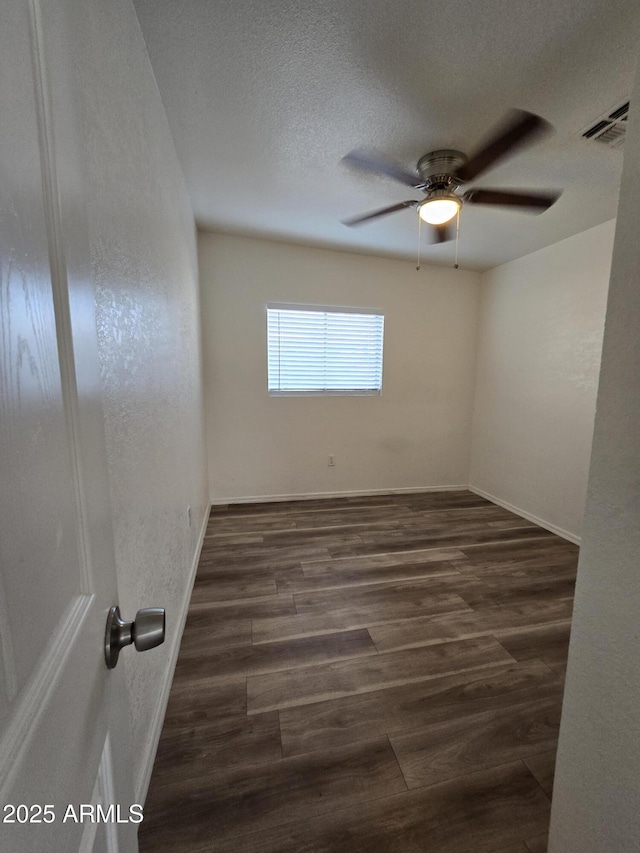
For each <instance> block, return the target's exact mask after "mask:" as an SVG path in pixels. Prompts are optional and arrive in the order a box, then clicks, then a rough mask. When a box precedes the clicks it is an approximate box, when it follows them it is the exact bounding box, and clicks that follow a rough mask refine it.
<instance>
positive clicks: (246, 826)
mask: <svg viewBox="0 0 640 853" xmlns="http://www.w3.org/2000/svg"><path fill="white" fill-rule="evenodd" d="M199 769H201V768H199ZM196 778H197V783H198V784H197V787H195V786H194V785H193V783H192V777H191V776H187V777H185V776H181V777H180V778H179V779H174V778H173V776H172V775H171V773H165V774H164V778H163V781H162V783H161V784H159V785H156V786H155V787H154V789H153V791H152V792H151V794H150V800H151V803H150V806H151V808H153V809H154V810H155V811H156V812H157V814H158V815H159V816H161V817H159V819H157V820H156V821H154V823H153V824H152V825H149V824H148V825H147V826H146V827H145V826H144V825H143V831H142V833H141V835H142V837H143V838H144V837H145V836H146V839H145V843H147V844H149V845H150V846H151V845H154V846H153V849H154V850H162V851H164V850H167V851H175V850H176V847H177V845H178V844H180V845H182V849H189V850H193V849H198V847H199V846H200V847H202V846H203V845H207V844H208V845H211V836H212V835H214V834H215V837H216V839H217V841H216V849H217V848H218V846H219V844H220V842H221V841H223V840H224V839H225V837H226V838H228V837H230V836H233V835H242V834H246V833H248V832H250V831H253V832H264V831H265V830H267V829H268V828H269V827H275V826H278V824H282V823H285V822H288V821H294V820H301V821H307V820H308V819H309V818H312V817H314V816H315V815H318V814H326V813H331V812H333V811H335V810H336V809H339V808H346V807H348V806H350V805H355V804H357V803H358V802H362V801H363V800H364V801H367V800H378V799H380V798H381V797H384V796H389V795H391V794H394V793H398V792H401V791H406V790H407V789H406V785H405V783H404V780H403V777H402V773H401V772H400V769H399V768H398V764H397V761H396V759H395V755H394V753H393V750H392V749H391V747H390V746H389V741H388V740H387V738H379V739H377V740H374V741H369V742H366V743H363V744H357V745H356V746H354V747H347V748H341V749H340V750H330V751H326V752H323V753H313V754H311V755H303V756H297V757H295V758H285V759H280V760H279V761H274V762H271V763H269V764H263V765H259V766H257V767H242V768H232V769H230V770H227V771H219V770H218V769H217V768H213V767H212V768H211V769H210V771H209V773H207V774H206V775H205V774H203V773H202V772H200V773H199V774H198V775H197V777H196ZM205 849H206V847H205ZM209 849H211V846H209ZM238 849H242V847H241V846H240V847H239V848H238Z"/></svg>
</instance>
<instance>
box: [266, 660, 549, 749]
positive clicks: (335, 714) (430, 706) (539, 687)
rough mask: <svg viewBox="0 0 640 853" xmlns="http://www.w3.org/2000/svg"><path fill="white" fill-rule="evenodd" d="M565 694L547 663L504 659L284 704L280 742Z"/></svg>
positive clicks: (318, 744)
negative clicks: (305, 702) (420, 679)
mask: <svg viewBox="0 0 640 853" xmlns="http://www.w3.org/2000/svg"><path fill="white" fill-rule="evenodd" d="M561 695H562V681H561V680H560V679H559V678H558V677H557V676H556V675H555V674H554V673H553V672H551V670H550V669H549V668H548V667H547V666H545V665H544V664H543V663H541V662H539V661H532V662H529V663H527V664H520V663H507V664H500V665H497V666H492V667H486V668H483V669H478V670H474V671H465V672H459V673H456V674H454V675H449V676H443V677H440V678H435V679H432V680H429V681H423V682H419V683H412V684H405V685H402V686H399V687H394V688H386V689H384V688H383V689H381V690H378V691H374V692H371V693H367V694H359V695H355V696H348V697H344V698H340V699H333V700H329V701H323V702H317V703H315V704H310V705H304V706H302V707H297V708H287V709H284V710H281V711H280V729H281V735H282V748H283V753H284V754H285V755H297V754H300V753H304V752H313V751H314V750H319V749H326V748H332V747H337V746H340V745H348V744H351V743H355V742H356V741H359V740H367V738H369V737H372V736H378V735H383V734H389V736H393V735H394V734H396V733H402V732H412V731H414V730H416V729H420V728H423V727H426V726H428V725H431V724H434V723H438V722H443V721H447V720H452V719H463V718H467V717H470V716H475V715H477V714H481V713H483V712H493V713H494V714H499V713H501V712H508V710H509V708H511V707H512V706H519V705H521V704H523V703H527V702H532V701H535V700H536V699H545V698H548V699H555V698H559V697H561Z"/></svg>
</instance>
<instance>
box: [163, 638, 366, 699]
mask: <svg viewBox="0 0 640 853" xmlns="http://www.w3.org/2000/svg"><path fill="white" fill-rule="evenodd" d="M372 655H375V656H377V655H378V652H377V649H376V647H375V646H374V644H373V642H372V640H371V637H370V636H369V632H368V631H367V630H366V629H360V630H358V631H344V632H342V633H336V634H328V635H326V636H320V637H302V638H300V639H295V640H284V641H282V642H277V643H264V644H262V645H241V646H230V647H228V648H226V649H222V650H221V649H214V650H210V649H208V648H207V647H206V645H204V644H203V646H202V647H201V648H200V649H197V648H196V649H195V650H194V649H193V648H192V649H190V650H189V651H187V652H185V653H184V654H181V657H180V666H181V670H180V674H181V677H185V678H188V679H190V680H191V681H201V680H205V681H207V682H208V683H209V684H210V685H211V686H213V685H214V684H219V683H226V682H232V681H244V680H245V679H246V678H247V676H257V675H259V674H263V673H277V672H279V671H282V670H285V671H287V672H294V671H295V670H297V669H301V668H308V667H309V666H312V665H314V664H323V665H331V664H332V663H334V662H336V661H344V660H352V659H354V658H362V657H367V656H372Z"/></svg>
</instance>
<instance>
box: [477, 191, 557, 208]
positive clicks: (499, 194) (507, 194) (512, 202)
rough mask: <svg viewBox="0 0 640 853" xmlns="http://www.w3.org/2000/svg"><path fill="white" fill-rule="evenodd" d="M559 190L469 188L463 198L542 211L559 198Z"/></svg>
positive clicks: (479, 202)
mask: <svg viewBox="0 0 640 853" xmlns="http://www.w3.org/2000/svg"><path fill="white" fill-rule="evenodd" d="M560 195H561V193H559V192H547V193H535V192H526V191H522V190H469V191H468V192H466V193H465V194H464V195H463V196H462V198H463V199H464V201H465V202H469V203H470V204H494V205H500V206H509V207H525V208H527V207H528V208H530V209H531V210H532V211H533V212H538V213H542V212H543V211H544V210H547V209H548V208H550V207H551V205H552V204H554V203H555V202H556V201H557V200H558V199H559V198H560Z"/></svg>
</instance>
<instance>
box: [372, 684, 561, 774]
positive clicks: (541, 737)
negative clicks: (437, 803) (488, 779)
mask: <svg viewBox="0 0 640 853" xmlns="http://www.w3.org/2000/svg"><path fill="white" fill-rule="evenodd" d="M561 706H562V697H561V696H553V697H551V698H545V699H533V698H530V699H529V700H528V701H527V702H525V703H523V704H520V705H512V706H510V707H509V708H501V709H500V710H499V711H497V712H495V711H484V712H482V713H480V714H475V715H473V716H469V717H458V718H454V719H450V720H443V721H441V722H438V723H434V724H432V725H430V726H428V727H426V728H423V729H418V730H415V731H413V732H407V733H401V734H392V735H391V736H390V738H389V739H390V741H391V746H392V747H393V751H394V752H395V754H396V757H397V759H398V763H399V765H400V769H401V770H402V774H403V776H404V778H405V782H406V783H407V786H408V787H409V788H418V787H421V786H423V785H435V784H437V783H438V782H445V781H446V780H447V779H453V778H455V777H456V776H463V775H465V774H467V773H472V772H473V771H475V770H484V769H486V768H489V767H498V766H500V765H502V764H505V763H506V762H508V761H509V760H510V759H511V760H513V759H514V758H520V759H524V758H527V757H528V756H531V755H535V754H537V753H539V752H542V751H544V750H545V749H547V748H548V747H553V745H554V744H555V743H557V740H558V730H559V727H560V711H561Z"/></svg>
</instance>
